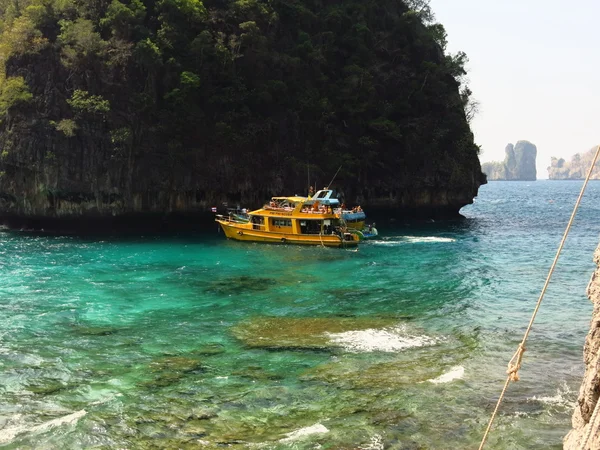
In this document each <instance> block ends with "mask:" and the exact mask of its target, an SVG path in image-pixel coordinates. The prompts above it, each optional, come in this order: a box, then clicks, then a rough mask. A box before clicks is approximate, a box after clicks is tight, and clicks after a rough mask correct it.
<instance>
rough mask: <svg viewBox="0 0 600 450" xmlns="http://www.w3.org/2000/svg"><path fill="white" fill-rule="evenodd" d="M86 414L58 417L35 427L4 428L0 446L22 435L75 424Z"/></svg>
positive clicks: (76, 413) (0, 435)
mask: <svg viewBox="0 0 600 450" xmlns="http://www.w3.org/2000/svg"><path fill="white" fill-rule="evenodd" d="M86 414H87V412H86V411H85V410H84V409H82V410H81V411H77V412H74V413H73V414H69V415H68V416H63V417H58V418H56V419H52V420H49V421H47V422H44V423H42V424H40V425H34V426H30V427H27V426H25V425H19V426H16V427H11V428H4V429H2V430H0V444H6V443H8V442H10V441H12V440H13V439H14V438H15V437H16V436H17V435H19V434H22V433H42V432H44V431H48V430H50V429H51V428H54V427H58V426H60V425H70V424H75V423H77V421H78V420H79V419H81V418H82V417H83V416H85V415H86Z"/></svg>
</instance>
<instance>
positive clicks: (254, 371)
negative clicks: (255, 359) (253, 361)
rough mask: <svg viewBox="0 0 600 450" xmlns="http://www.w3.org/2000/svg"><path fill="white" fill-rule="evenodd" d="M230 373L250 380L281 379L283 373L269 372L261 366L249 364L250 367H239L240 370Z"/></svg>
mask: <svg viewBox="0 0 600 450" xmlns="http://www.w3.org/2000/svg"><path fill="white" fill-rule="evenodd" d="M232 375H234V376H238V377H241V378H247V379H250V380H255V381H269V380H271V381H277V380H283V378H284V377H283V375H279V374H275V373H269V372H267V371H266V370H264V369H263V368H262V367H258V366H250V367H245V368H244V369H240V370H236V371H235V372H233V373H232Z"/></svg>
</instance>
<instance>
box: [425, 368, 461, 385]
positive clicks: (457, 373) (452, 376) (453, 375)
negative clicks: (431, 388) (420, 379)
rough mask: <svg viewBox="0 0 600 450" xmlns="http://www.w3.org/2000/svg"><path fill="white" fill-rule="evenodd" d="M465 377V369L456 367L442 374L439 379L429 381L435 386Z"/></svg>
mask: <svg viewBox="0 0 600 450" xmlns="http://www.w3.org/2000/svg"><path fill="white" fill-rule="evenodd" d="M464 375H465V368H464V367H463V366H456V367H452V368H451V369H450V370H449V371H448V372H446V373H443V374H441V375H440V376H439V377H437V378H432V379H430V380H427V381H429V382H430V383H434V384H441V383H449V382H451V381H454V380H459V379H461V378H462V377H463V376H464Z"/></svg>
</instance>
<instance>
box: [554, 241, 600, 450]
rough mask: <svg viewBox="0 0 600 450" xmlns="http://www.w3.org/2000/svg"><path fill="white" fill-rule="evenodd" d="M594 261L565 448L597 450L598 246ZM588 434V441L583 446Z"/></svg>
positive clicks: (599, 389)
mask: <svg viewBox="0 0 600 450" xmlns="http://www.w3.org/2000/svg"><path fill="white" fill-rule="evenodd" d="M594 262H595V263H596V265H597V266H598V267H597V268H596V271H595V272H594V274H593V275H592V279H591V280H590V284H589V285H588V288H587V295H588V297H589V299H590V300H591V301H592V303H593V304H594V312H593V314H592V321H591V324H590V332H589V333H588V335H587V337H586V339H585V346H584V347H583V359H584V362H585V375H584V377H583V381H582V382H581V388H580V390H579V398H578V399H577V405H576V406H575V412H574V413H573V429H572V430H571V431H570V432H569V434H567V436H566V437H565V440H564V446H563V448H564V449H565V450H600V411H599V412H598V413H597V415H596V416H597V417H596V420H595V422H594V424H590V421H591V418H592V415H593V414H594V409H595V408H596V407H598V408H600V405H598V406H597V404H598V402H599V397H600V246H598V248H597V249H596V252H595V253H594ZM590 426H591V430H590ZM588 433H589V434H590V435H589V438H588V440H587V444H586V445H585V447H583V448H582V447H581V445H582V443H583V440H584V439H585V438H586V437H587V435H588Z"/></svg>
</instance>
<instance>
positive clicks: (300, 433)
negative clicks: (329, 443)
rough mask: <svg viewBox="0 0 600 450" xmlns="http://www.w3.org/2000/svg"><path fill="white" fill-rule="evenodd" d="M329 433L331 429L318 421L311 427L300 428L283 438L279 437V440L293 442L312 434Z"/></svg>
mask: <svg viewBox="0 0 600 450" xmlns="http://www.w3.org/2000/svg"><path fill="white" fill-rule="evenodd" d="M323 433H329V430H328V429H327V428H325V427H324V426H323V425H321V424H320V423H316V424H314V425H312V426H310V427H305V428H300V429H299V430H296V431H292V432H291V433H287V434H286V435H285V437H284V438H283V439H279V442H292V441H296V440H298V439H302V438H304V437H306V436H310V435H311V434H323Z"/></svg>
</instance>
